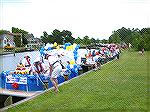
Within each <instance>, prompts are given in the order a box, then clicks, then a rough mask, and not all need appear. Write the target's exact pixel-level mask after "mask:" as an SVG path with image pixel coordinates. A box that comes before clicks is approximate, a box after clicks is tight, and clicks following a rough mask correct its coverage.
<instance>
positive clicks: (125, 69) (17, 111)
mask: <svg viewBox="0 0 150 112" xmlns="http://www.w3.org/2000/svg"><path fill="white" fill-rule="evenodd" d="M149 62H150V52H146V54H145V55H144V56H141V55H139V54H138V53H137V52H127V51H124V52H123V53H122V55H121V58H120V60H114V61H112V62H110V63H108V64H106V65H104V66H103V67H102V69H101V70H99V71H96V72H91V73H89V74H87V75H84V76H81V77H79V78H76V79H73V80H72V81H70V82H69V83H66V84H64V85H63V86H61V87H59V89H60V93H58V94H54V92H53V91H52V90H50V91H48V92H46V93H44V94H43V95H40V96H38V97H36V98H34V99H33V100H30V101H28V102H25V103H22V104H20V105H18V106H15V107H13V108H10V109H8V112H50V111H52V112H66V111H67V112H84V111H85V112H87V111H89V112H93V111H98V112H101V111H102V112H103V111H109V112H118V111H119V112H120V111H121V112H122V111H125V112H145V111H150V110H149V109H148V106H149V100H148V98H150V96H149V88H150V87H148V86H149V84H148V82H149V81H150V80H149V75H150V74H149V73H150V65H149Z"/></svg>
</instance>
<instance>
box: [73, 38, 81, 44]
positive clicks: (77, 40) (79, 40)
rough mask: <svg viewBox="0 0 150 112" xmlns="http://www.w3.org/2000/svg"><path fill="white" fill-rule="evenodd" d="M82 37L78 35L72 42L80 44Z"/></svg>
mask: <svg viewBox="0 0 150 112" xmlns="http://www.w3.org/2000/svg"><path fill="white" fill-rule="evenodd" d="M82 41H83V40H82V39H81V38H80V37H78V38H77V39H75V40H74V42H75V43H76V44H82Z"/></svg>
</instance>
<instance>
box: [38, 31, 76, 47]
mask: <svg viewBox="0 0 150 112" xmlns="http://www.w3.org/2000/svg"><path fill="white" fill-rule="evenodd" d="M41 39H42V41H43V42H44V43H45V44H46V43H54V42H56V43H58V44H61V45H62V44H64V43H65V42H70V43H72V44H73V43H74V40H75V38H73V37H72V33H71V32H70V31H68V30H63V31H62V32H61V31H59V30H58V29H55V30H53V32H52V33H51V34H50V35H49V34H48V33H47V32H46V31H44V32H43V36H41Z"/></svg>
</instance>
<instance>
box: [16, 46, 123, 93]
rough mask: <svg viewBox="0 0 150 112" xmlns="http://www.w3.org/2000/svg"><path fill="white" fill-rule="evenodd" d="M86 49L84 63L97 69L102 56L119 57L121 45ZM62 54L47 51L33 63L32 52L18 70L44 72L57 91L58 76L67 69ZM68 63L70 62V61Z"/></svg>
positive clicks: (30, 72)
mask: <svg viewBox="0 0 150 112" xmlns="http://www.w3.org/2000/svg"><path fill="white" fill-rule="evenodd" d="M86 50H87V53H86V54H85V58H86V61H85V62H84V64H88V65H92V66H94V68H95V70H97V69H98V68H99V67H100V65H101V63H100V59H102V58H112V57H114V56H116V57H117V59H119V53H120V51H119V47H118V46H116V45H113V46H108V47H102V48H101V49H99V50H95V49H94V50H91V49H86ZM62 56H63V55H62V54H59V53H56V52H55V53H53V52H50V53H46V54H45V55H44V56H38V57H37V58H36V59H35V60H34V61H33V63H31V56H30V54H26V55H25V56H24V58H23V60H21V61H20V62H19V64H18V65H17V68H16V70H20V69H23V68H25V69H26V71H27V74H36V75H37V76H38V75H40V74H42V75H44V76H45V77H50V80H51V82H52V84H53V86H54V91H55V92H56V93H57V92H58V91H59V90H58V81H57V77H58V76H59V75H60V74H61V73H62V72H65V70H66V68H65V67H64V66H63V65H62V63H61V59H60V58H61V57H62ZM81 61H82V60H81ZM67 63H68V64H70V63H69V62H67ZM82 64H83V63H82ZM64 76H65V74H64ZM65 79H66V78H65Z"/></svg>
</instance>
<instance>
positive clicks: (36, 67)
mask: <svg viewBox="0 0 150 112" xmlns="http://www.w3.org/2000/svg"><path fill="white" fill-rule="evenodd" d="M59 58H60V55H59V54H58V53H55V54H52V53H51V54H50V53H49V54H46V55H45V57H41V56H38V57H37V58H36V59H35V60H34V61H33V64H31V56H30V54H26V56H24V58H23V60H21V61H20V62H19V63H18V65H17V68H16V70H24V68H25V69H26V71H28V72H26V73H27V74H36V75H37V76H38V75H44V76H45V77H50V80H51V82H52V84H53V86H54V91H55V92H56V93H57V92H58V91H59V90H58V81H57V77H58V76H59V75H60V74H61V72H63V71H65V69H62V65H61V62H60V60H59ZM43 83H45V82H43Z"/></svg>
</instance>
